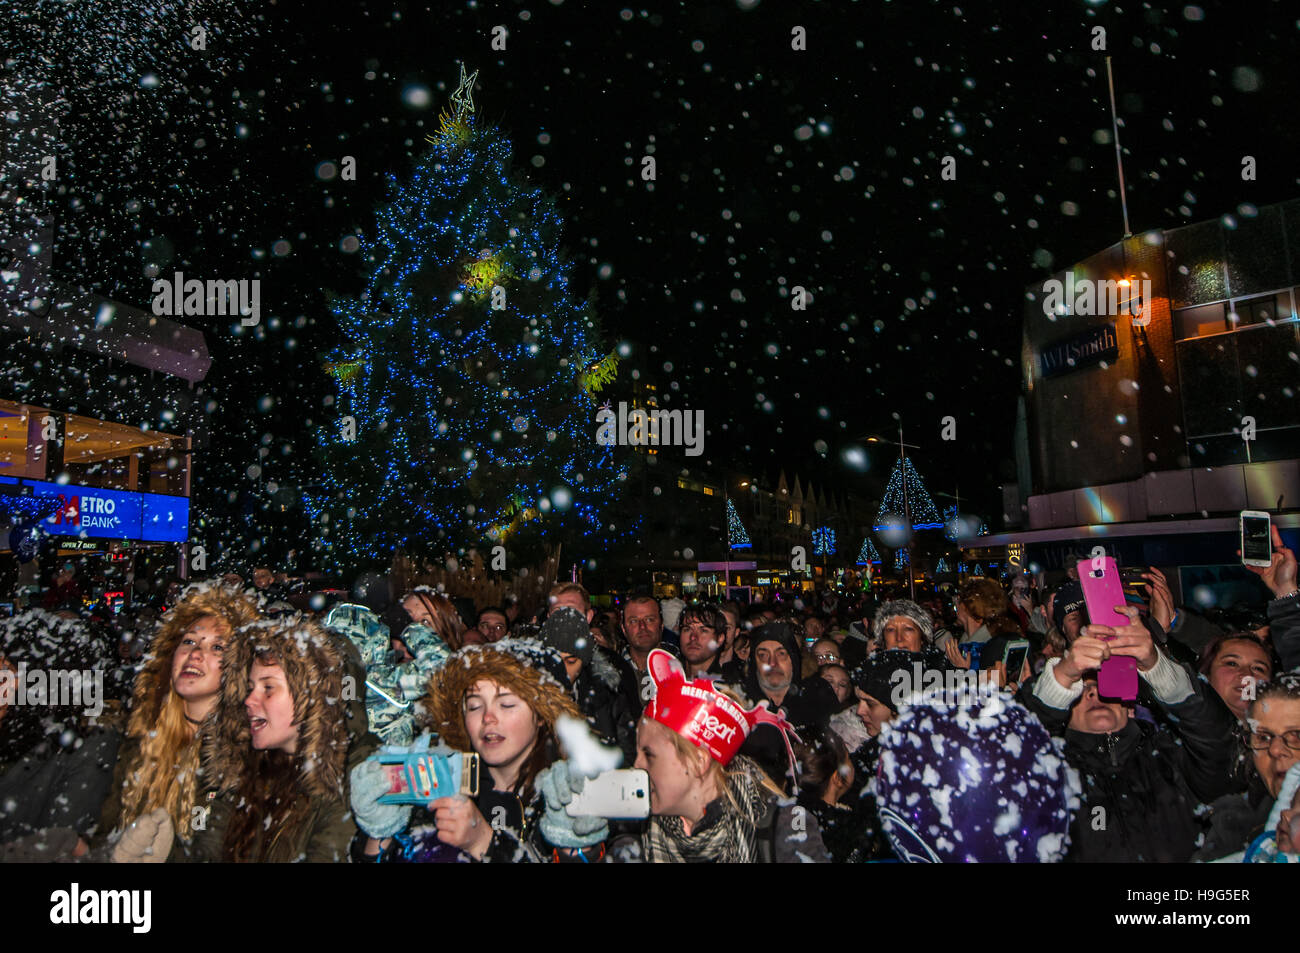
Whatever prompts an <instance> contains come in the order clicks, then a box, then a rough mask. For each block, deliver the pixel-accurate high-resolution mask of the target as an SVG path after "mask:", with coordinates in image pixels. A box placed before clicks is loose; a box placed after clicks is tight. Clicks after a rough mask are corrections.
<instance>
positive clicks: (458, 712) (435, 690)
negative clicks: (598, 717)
mask: <svg viewBox="0 0 1300 953" xmlns="http://www.w3.org/2000/svg"><path fill="white" fill-rule="evenodd" d="M557 664H558V665H560V666H561V668H562V666H563V663H562V662H560V659H559V654H558V653H557V652H555V650H554V649H551V648H549V647H548V646H545V645H543V644H542V643H541V642H539V641H537V640H536V639H502V640H501V641H500V642H492V643H489V644H486V645H467V646H465V647H464V648H462V649H461V650H460V651H458V652H456V653H454V654H453V655H452V656H451V657H450V658H449V659H447V663H446V664H445V665H444V666H443V667H442V668H441V669H439V670H438V671H437V672H435V673H434V675H433V677H432V678H431V679H429V688H428V691H427V692H426V694H425V696H424V698H422V699H421V700H420V706H419V712H418V713H417V715H416V719H417V724H418V725H420V727H423V728H429V729H431V730H433V731H434V732H435V733H436V734H437V735H438V737H439V739H440V740H441V741H442V742H444V743H445V744H447V745H449V746H450V747H452V748H454V749H456V750H457V751H469V750H471V748H470V741H469V735H468V734H467V733H466V731H465V716H464V708H463V704H464V701H465V693H466V692H468V691H469V690H470V688H472V687H473V686H474V684H475V683H476V682H478V681H480V680H481V679H488V680H490V681H492V682H495V683H496V684H498V685H500V686H502V687H503V688H508V689H510V690H511V691H512V692H514V693H515V694H516V695H517V696H519V698H520V699H521V700H523V702H524V703H525V704H527V705H528V707H529V708H531V709H532V710H533V712H534V713H535V714H536V715H537V717H538V718H540V719H541V720H542V721H544V722H545V723H546V724H547V726H548V727H550V728H551V729H552V731H553V730H554V728H555V722H556V721H557V720H558V719H559V717H560V715H568V716H570V717H571V718H577V719H581V718H582V713H581V712H580V711H579V710H578V706H577V704H575V703H574V701H573V698H572V697H571V696H570V695H569V691H568V689H567V688H566V687H565V686H564V685H563V684H561V683H560V682H559V681H558V680H557V679H556V678H555V676H554V675H553V674H551V670H553V669H554V668H555V666H556V665H557Z"/></svg>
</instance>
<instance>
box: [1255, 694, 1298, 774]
mask: <svg viewBox="0 0 1300 953" xmlns="http://www.w3.org/2000/svg"><path fill="white" fill-rule="evenodd" d="M1247 723H1248V724H1249V725H1250V729H1251V731H1252V732H1253V733H1254V735H1255V736H1256V737H1260V736H1262V735H1265V734H1267V735H1268V736H1269V737H1271V738H1272V741H1271V742H1270V744H1269V746H1268V747H1267V748H1262V749H1259V748H1254V747H1253V746H1252V750H1251V752H1250V753H1251V754H1252V755H1253V756H1254V762H1255V770H1256V771H1258V772H1259V778H1260V780H1261V781H1263V782H1264V787H1266V788H1268V793H1269V794H1270V795H1272V796H1273V797H1277V795H1278V792H1279V791H1281V790H1282V779H1283V778H1284V777H1286V773H1287V770H1288V769H1289V768H1290V767H1291V765H1293V764H1295V763H1296V762H1297V761H1300V751H1297V750H1296V749H1295V748H1288V747H1287V745H1286V742H1285V741H1283V740H1282V735H1283V734H1285V733H1286V732H1288V731H1300V698H1277V697H1274V698H1261V699H1259V700H1258V701H1256V702H1253V703H1252V704H1251V706H1250V718H1249V720H1248V722H1247ZM1252 741H1253V739H1252Z"/></svg>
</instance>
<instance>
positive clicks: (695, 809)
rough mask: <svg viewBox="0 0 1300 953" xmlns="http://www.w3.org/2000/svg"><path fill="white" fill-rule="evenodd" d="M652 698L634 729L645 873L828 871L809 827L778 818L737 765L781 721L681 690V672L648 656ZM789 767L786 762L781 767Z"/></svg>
mask: <svg viewBox="0 0 1300 953" xmlns="http://www.w3.org/2000/svg"><path fill="white" fill-rule="evenodd" d="M647 665H648V668H649V672H650V677H651V679H652V680H653V682H654V684H655V696H654V698H652V699H651V701H650V703H649V704H648V705H647V706H646V709H645V714H644V715H642V717H641V723H640V725H639V726H638V727H637V758H636V766H637V767H638V768H640V769H642V770H643V771H645V772H647V773H648V774H649V776H650V813H651V818H650V822H649V824H648V825H647V828H646V832H645V834H644V835H642V837H641V843H640V847H641V855H642V859H644V860H645V861H647V862H649V863H704V862H721V863H755V862H760V861H767V862H777V863H781V862H787V861H791V862H792V861H796V860H801V859H807V860H815V861H822V862H824V861H828V860H829V859H830V856H829V854H828V853H827V852H826V849H825V846H824V845H823V843H822V839H821V834H820V831H819V829H818V826H817V820H816V817H815V816H813V815H811V814H810V813H809V812H807V810H806V809H804V808H802V807H797V806H796V807H794V808H793V809H790V808H781V807H780V806H779V804H778V799H779V798H781V797H782V795H783V792H782V791H781V789H780V788H779V787H777V785H776V784H774V783H773V782H772V781H771V780H770V779H769V778H768V776H767V775H766V774H765V773H764V772H763V770H762V769H761V768H759V766H758V765H757V764H756V763H755V762H754V761H752V760H751V759H749V758H747V757H745V756H743V755H737V751H738V750H739V749H740V745H741V743H742V742H743V741H744V740H745V738H746V737H747V736H748V735H749V733H750V732H751V731H752V730H753V729H754V728H755V727H757V726H758V725H760V724H770V725H772V726H774V727H776V728H778V729H780V730H781V731H782V732H783V733H784V732H788V731H789V729H790V726H789V724H788V722H786V721H785V719H784V718H783V717H781V716H779V715H774V714H772V713H771V712H770V711H768V710H767V709H766V708H764V707H758V708H753V709H746V708H744V707H743V706H742V704H741V703H740V701H739V700H738V699H737V698H736V697H735V696H732V695H730V694H726V693H724V692H722V691H719V690H718V689H717V688H716V686H715V685H714V683H712V682H709V681H708V680H705V679H697V680H695V681H693V682H689V683H688V682H687V681H686V677H685V672H684V671H683V669H682V667H681V663H680V662H678V661H677V660H675V659H674V658H673V657H672V656H671V655H669V654H668V653H667V652H664V651H661V650H655V651H653V652H651V653H650V657H649V659H648V661H647ZM791 760H792V761H793V757H791Z"/></svg>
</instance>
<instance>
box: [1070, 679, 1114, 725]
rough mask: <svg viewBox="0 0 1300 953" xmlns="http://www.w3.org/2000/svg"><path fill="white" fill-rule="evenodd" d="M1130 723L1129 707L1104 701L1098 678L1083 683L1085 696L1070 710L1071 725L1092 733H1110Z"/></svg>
mask: <svg viewBox="0 0 1300 953" xmlns="http://www.w3.org/2000/svg"><path fill="white" fill-rule="evenodd" d="M1127 724H1128V709H1127V708H1126V707H1124V705H1123V704H1121V703H1120V702H1107V701H1102V700H1101V696H1099V695H1098V694H1097V679H1096V678H1089V679H1087V680H1085V681H1084V683H1083V697H1081V698H1080V699H1079V701H1078V702H1077V703H1076V704H1075V706H1074V708H1073V709H1071V710H1070V727H1071V728H1073V729H1074V730H1075V731H1082V732H1086V733H1087V734H1090V735H1108V734H1112V733H1113V732H1116V731H1119V730H1120V729H1121V728H1123V727H1124V726H1125V725H1127Z"/></svg>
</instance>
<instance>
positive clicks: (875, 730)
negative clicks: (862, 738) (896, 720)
mask: <svg viewBox="0 0 1300 953" xmlns="http://www.w3.org/2000/svg"><path fill="white" fill-rule="evenodd" d="M854 691H855V692H857V694H858V717H859V718H861V719H862V723H863V724H864V725H866V726H867V734H869V735H871V737H873V738H874V737H876V735H878V734H880V729H881V728H883V727H885V722H887V721H889V720H890V719H891V718H893V717H894V713H893V711H892V710H890V707H889V706H888V705H886V704H884V703H882V702H879V701H877V700H876V699H874V698H872V697H871V696H870V695H868V694H867V693H866V692H864V691H863V690H862V689H860V688H855V689H854Z"/></svg>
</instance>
